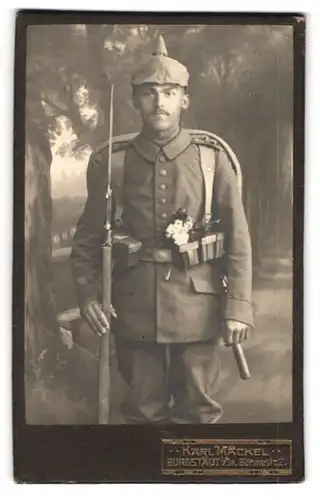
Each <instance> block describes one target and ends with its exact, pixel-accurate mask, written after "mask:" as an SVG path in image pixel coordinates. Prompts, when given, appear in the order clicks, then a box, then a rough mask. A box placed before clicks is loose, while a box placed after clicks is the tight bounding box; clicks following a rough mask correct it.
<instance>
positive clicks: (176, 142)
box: [133, 129, 192, 163]
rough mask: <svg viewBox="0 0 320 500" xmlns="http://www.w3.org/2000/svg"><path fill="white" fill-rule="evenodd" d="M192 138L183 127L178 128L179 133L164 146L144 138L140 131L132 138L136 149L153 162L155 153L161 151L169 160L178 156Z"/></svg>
mask: <svg viewBox="0 0 320 500" xmlns="http://www.w3.org/2000/svg"><path fill="white" fill-rule="evenodd" d="M191 141H192V138H191V136H190V134H189V132H188V131H187V130H185V129H182V130H180V132H179V134H178V135H177V136H176V137H174V139H172V140H171V141H170V142H168V143H167V144H165V145H164V146H159V145H157V144H155V143H154V142H151V141H150V140H148V139H146V138H145V137H144V136H143V134H142V133H140V134H139V135H138V136H137V137H135V139H134V140H133V146H134V148H135V149H136V151H137V152H138V153H139V154H140V155H141V156H143V157H144V158H145V159H146V160H148V161H149V162H152V163H153V162H154V161H155V159H156V157H157V155H158V154H159V152H160V151H162V152H163V153H164V154H165V155H166V156H167V158H168V159H169V160H173V159H174V158H176V157H177V156H179V155H180V154H181V153H182V152H183V151H184V150H185V149H187V147H188V146H189V145H190V144H191Z"/></svg>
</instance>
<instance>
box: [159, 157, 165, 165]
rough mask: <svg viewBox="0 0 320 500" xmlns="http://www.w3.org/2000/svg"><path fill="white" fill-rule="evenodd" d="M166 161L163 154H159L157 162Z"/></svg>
mask: <svg viewBox="0 0 320 500" xmlns="http://www.w3.org/2000/svg"><path fill="white" fill-rule="evenodd" d="M165 161H166V159H165V157H164V156H163V155H161V156H159V162H160V163H164V162H165Z"/></svg>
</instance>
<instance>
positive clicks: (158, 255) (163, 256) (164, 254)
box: [153, 248, 169, 262]
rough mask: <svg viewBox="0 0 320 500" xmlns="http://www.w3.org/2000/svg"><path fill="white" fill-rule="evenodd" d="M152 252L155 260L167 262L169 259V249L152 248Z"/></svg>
mask: <svg viewBox="0 0 320 500" xmlns="http://www.w3.org/2000/svg"><path fill="white" fill-rule="evenodd" d="M153 253H154V259H155V261H159V262H168V260H169V250H167V249H165V248H164V249H162V248H161V249H160V250H158V249H154V251H153Z"/></svg>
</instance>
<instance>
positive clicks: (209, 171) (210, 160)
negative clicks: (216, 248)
mask: <svg viewBox="0 0 320 500" xmlns="http://www.w3.org/2000/svg"><path fill="white" fill-rule="evenodd" d="M199 151H200V166H201V170H202V175H203V180H204V188H205V202H204V217H203V221H204V222H206V223H207V222H210V220H211V216H212V213H211V211H212V195H213V180H214V174H215V170H216V151H215V150H214V149H213V148H211V147H207V146H203V145H199Z"/></svg>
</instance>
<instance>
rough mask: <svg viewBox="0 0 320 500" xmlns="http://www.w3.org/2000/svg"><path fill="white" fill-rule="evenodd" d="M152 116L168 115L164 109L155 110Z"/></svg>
mask: <svg viewBox="0 0 320 500" xmlns="http://www.w3.org/2000/svg"><path fill="white" fill-rule="evenodd" d="M152 114H153V115H156V116H157V115H165V116H169V113H168V112H167V111H165V110H164V109H156V110H155V111H154V112H153V113H152Z"/></svg>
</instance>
